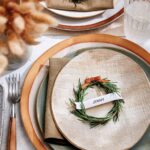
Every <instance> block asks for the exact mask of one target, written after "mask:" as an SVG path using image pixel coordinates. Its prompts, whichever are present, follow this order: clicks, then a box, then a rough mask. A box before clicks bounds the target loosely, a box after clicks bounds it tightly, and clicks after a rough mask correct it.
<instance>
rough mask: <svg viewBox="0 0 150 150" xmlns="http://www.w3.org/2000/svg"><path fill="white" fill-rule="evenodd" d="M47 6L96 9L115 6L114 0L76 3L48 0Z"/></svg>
mask: <svg viewBox="0 0 150 150" xmlns="http://www.w3.org/2000/svg"><path fill="white" fill-rule="evenodd" d="M47 6H48V7H49V8H54V9H62V10H74V11H94V10H103V9H110V8H113V6H114V4H113V0H85V1H83V2H81V3H78V4H76V5H75V4H74V3H73V2H72V1H71V0H47Z"/></svg>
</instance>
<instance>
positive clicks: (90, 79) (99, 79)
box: [82, 76, 109, 89]
mask: <svg viewBox="0 0 150 150" xmlns="http://www.w3.org/2000/svg"><path fill="white" fill-rule="evenodd" d="M93 81H96V82H101V83H106V82H109V80H106V79H102V78H101V77H100V76H96V77H91V78H86V79H85V81H84V84H83V85H82V89H85V88H86V87H87V86H88V85H89V84H90V83H91V82H93Z"/></svg>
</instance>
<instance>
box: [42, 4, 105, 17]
mask: <svg viewBox="0 0 150 150" xmlns="http://www.w3.org/2000/svg"><path fill="white" fill-rule="evenodd" d="M40 4H41V5H42V6H43V7H44V8H46V9H47V10H49V11H51V12H53V13H55V14H57V15H60V16H64V17H69V18H76V19H81V18H88V17H93V16H96V15H99V14H102V13H103V12H104V10H99V11H90V12H77V11H66V10H58V9H51V8H48V7H47V5H46V2H40Z"/></svg>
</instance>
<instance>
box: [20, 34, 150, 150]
mask: <svg viewBox="0 0 150 150" xmlns="http://www.w3.org/2000/svg"><path fill="white" fill-rule="evenodd" d="M86 42H102V43H108V44H114V45H117V46H121V47H122V48H125V49H128V50H129V52H132V53H134V54H136V55H137V56H139V57H141V58H142V59H143V60H144V61H145V62H146V63H147V64H150V54H149V53H148V52H147V51H146V50H145V49H143V48H142V47H140V46H138V45H137V44H135V43H133V42H131V41H128V40H126V39H122V38H120V37H116V36H112V35H106V34H88V35H81V36H76V37H72V38H69V39H67V40H64V41H62V42H60V43H58V44H56V45H55V46H53V47H52V48H50V49H48V50H47V51H46V52H45V53H44V54H43V55H42V56H40V57H39V58H38V59H37V60H36V61H35V62H34V63H33V65H32V67H31V69H30V70H29V72H28V74H27V75H26V78H25V81H24V86H23V89H22V94H21V102H20V111H21V118H22V122H23V125H24V128H25V131H26V133H27V135H28V137H29V139H30V141H31V142H32V144H33V145H34V147H35V148H36V149H37V150H46V149H47V148H46V146H45V145H44V144H43V143H42V141H41V140H40V139H39V137H38V136H37V135H36V132H35V130H34V127H33V125H32V121H31V118H30V113H29V96H30V90H31V88H32V85H33V82H34V80H35V78H36V76H37V74H38V73H39V71H40V69H41V67H42V65H44V64H45V62H46V61H47V60H48V58H50V57H52V56H53V55H54V54H56V53H58V52H60V51H61V50H63V49H65V48H67V47H70V46H72V45H74V44H79V43H86Z"/></svg>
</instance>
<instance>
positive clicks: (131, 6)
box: [124, 0, 150, 43]
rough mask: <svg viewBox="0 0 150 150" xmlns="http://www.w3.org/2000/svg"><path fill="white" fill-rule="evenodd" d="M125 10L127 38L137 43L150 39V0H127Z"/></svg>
mask: <svg viewBox="0 0 150 150" xmlns="http://www.w3.org/2000/svg"><path fill="white" fill-rule="evenodd" d="M124 11H125V19H124V32H125V36H126V37H127V39H130V40H132V41H135V42H137V43H144V42H146V41H147V40H148V39H150V0H125V6H124Z"/></svg>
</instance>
